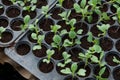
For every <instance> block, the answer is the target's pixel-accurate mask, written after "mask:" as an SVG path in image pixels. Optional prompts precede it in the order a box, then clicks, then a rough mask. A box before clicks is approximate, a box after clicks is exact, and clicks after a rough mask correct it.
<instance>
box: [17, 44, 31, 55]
mask: <svg viewBox="0 0 120 80" xmlns="http://www.w3.org/2000/svg"><path fill="white" fill-rule="evenodd" d="M16 51H17V53H18V54H19V55H26V54H27V53H28V52H29V51H30V46H29V45H28V44H25V43H22V44H19V45H18V46H17V47H16Z"/></svg>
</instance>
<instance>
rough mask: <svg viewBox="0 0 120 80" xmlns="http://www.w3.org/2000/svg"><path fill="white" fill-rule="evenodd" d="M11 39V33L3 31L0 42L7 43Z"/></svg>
mask: <svg viewBox="0 0 120 80" xmlns="http://www.w3.org/2000/svg"><path fill="white" fill-rule="evenodd" d="M12 39H13V35H12V34H11V33H10V32H3V33H2V38H1V39H0V41H1V42H3V43H7V42H9V41H11V40H12Z"/></svg>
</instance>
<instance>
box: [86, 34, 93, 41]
mask: <svg viewBox="0 0 120 80" xmlns="http://www.w3.org/2000/svg"><path fill="white" fill-rule="evenodd" d="M87 41H88V42H93V35H92V33H91V32H88V38H87Z"/></svg>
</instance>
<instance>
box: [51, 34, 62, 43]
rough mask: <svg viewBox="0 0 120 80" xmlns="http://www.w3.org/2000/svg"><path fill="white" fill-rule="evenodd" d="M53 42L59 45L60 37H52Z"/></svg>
mask: <svg viewBox="0 0 120 80" xmlns="http://www.w3.org/2000/svg"><path fill="white" fill-rule="evenodd" d="M53 41H54V42H55V43H58V44H60V43H61V37H60V36H59V35H55V36H54V37H53Z"/></svg>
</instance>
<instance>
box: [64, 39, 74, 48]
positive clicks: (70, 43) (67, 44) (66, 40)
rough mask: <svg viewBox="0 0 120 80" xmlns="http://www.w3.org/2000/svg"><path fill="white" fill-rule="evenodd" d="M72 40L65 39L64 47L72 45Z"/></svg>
mask: <svg viewBox="0 0 120 80" xmlns="http://www.w3.org/2000/svg"><path fill="white" fill-rule="evenodd" d="M72 44H73V42H71V41H69V40H68V39H65V41H64V43H63V46H64V47H68V46H72Z"/></svg>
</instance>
